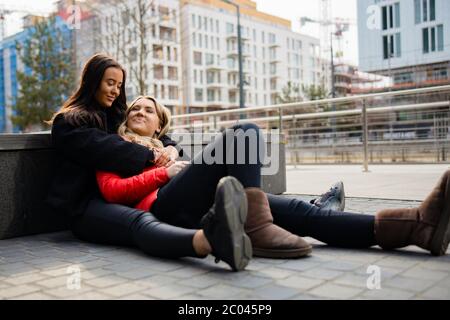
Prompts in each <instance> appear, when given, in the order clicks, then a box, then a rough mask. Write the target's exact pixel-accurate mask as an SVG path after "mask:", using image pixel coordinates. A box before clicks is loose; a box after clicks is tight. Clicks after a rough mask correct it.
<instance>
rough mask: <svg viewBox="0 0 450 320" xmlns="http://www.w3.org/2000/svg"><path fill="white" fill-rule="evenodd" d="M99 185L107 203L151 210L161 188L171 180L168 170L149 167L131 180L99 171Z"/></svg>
mask: <svg viewBox="0 0 450 320" xmlns="http://www.w3.org/2000/svg"><path fill="white" fill-rule="evenodd" d="M96 175H97V183H98V186H99V189H100V192H101V193H102V195H103V198H105V200H106V201H108V202H111V203H117V204H122V205H126V206H133V207H135V208H137V209H141V210H144V211H148V210H150V208H151V206H152V205H153V203H154V202H155V200H156V198H157V194H158V190H159V188H160V187H162V186H163V185H165V184H166V183H167V182H168V181H169V180H170V179H169V177H168V175H167V169H166V168H164V167H163V168H157V167H154V166H153V167H148V168H146V169H144V172H142V173H141V174H138V175H136V176H133V177H130V178H122V177H121V176H119V175H118V174H116V173H112V172H105V171H97V172H96Z"/></svg>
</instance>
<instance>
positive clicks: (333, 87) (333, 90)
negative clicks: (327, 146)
mask: <svg viewBox="0 0 450 320" xmlns="http://www.w3.org/2000/svg"><path fill="white" fill-rule="evenodd" d="M330 49H331V50H330V51H331V97H332V98H336V82H335V77H334V52H333V33H331V34H330ZM331 110H332V111H333V112H334V111H336V104H335V103H334V102H332V104H331ZM331 130H332V133H333V149H334V146H335V144H336V141H337V137H336V116H333V118H332V119H331Z"/></svg>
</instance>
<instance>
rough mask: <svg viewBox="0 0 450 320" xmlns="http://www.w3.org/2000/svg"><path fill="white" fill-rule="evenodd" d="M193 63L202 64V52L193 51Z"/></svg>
mask: <svg viewBox="0 0 450 320" xmlns="http://www.w3.org/2000/svg"><path fill="white" fill-rule="evenodd" d="M194 64H195V65H197V66H201V65H202V53H201V52H196V51H194Z"/></svg>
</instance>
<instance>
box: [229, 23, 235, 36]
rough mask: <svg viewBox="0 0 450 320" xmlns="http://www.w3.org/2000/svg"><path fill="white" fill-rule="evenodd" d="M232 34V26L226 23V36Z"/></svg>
mask: <svg viewBox="0 0 450 320" xmlns="http://www.w3.org/2000/svg"><path fill="white" fill-rule="evenodd" d="M233 33H234V24H231V23H227V34H233Z"/></svg>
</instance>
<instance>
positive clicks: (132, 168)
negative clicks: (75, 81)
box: [47, 112, 176, 216]
mask: <svg viewBox="0 0 450 320" xmlns="http://www.w3.org/2000/svg"><path fill="white" fill-rule="evenodd" d="M102 116H103V120H104V123H107V128H106V129H100V128H99V127H98V126H95V125H84V126H80V127H75V126H72V125H70V124H69V123H68V122H67V121H66V120H65V119H64V116H63V115H58V116H57V117H56V119H55V120H54V122H53V126H52V144H53V146H54V148H55V149H56V154H57V156H58V157H59V159H58V160H59V161H58V163H59V166H58V168H56V172H55V173H56V174H55V177H54V180H53V182H52V185H51V187H50V191H49V194H48V197H47V204H48V205H50V206H51V207H52V208H53V209H54V210H55V211H56V212H58V213H59V214H61V213H64V214H68V215H70V216H77V215H82V214H83V213H84V211H85V210H86V207H87V204H88V203H89V201H90V200H91V199H93V198H94V197H101V195H100V192H99V190H98V187H97V181H96V179H95V171H97V170H102V171H111V172H116V173H118V174H120V175H121V176H123V177H130V176H133V175H136V174H139V173H141V172H142V171H143V170H144V168H145V167H146V166H148V165H149V164H150V162H149V161H152V160H154V154H153V152H152V151H151V150H149V149H147V148H146V147H144V146H141V145H138V144H134V143H130V142H127V141H124V140H123V139H122V138H121V137H120V136H119V135H117V134H115V132H117V129H118V126H119V124H120V123H121V121H122V119H120V118H118V117H117V116H116V117H114V115H108V114H107V112H104V113H102ZM108 116H109V118H108ZM161 141H162V142H163V144H164V146H169V145H173V146H176V143H175V142H174V141H172V140H171V139H170V138H169V137H167V136H165V137H163V138H162V139H161Z"/></svg>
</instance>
